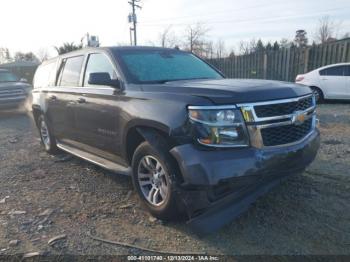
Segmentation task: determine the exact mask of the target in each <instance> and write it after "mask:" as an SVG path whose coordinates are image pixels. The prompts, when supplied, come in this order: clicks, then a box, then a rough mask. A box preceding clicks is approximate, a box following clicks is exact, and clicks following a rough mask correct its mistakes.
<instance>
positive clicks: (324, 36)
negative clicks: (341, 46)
mask: <svg viewBox="0 0 350 262" xmlns="http://www.w3.org/2000/svg"><path fill="white" fill-rule="evenodd" d="M336 27H337V25H336V23H335V22H334V20H332V19H331V18H330V17H329V16H324V17H322V18H321V19H320V20H319V22H318V27H317V30H316V33H315V39H316V40H317V41H318V42H319V43H321V44H324V43H327V42H329V41H330V40H332V39H334V38H335V35H336Z"/></svg>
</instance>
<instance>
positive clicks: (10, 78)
mask: <svg viewBox="0 0 350 262" xmlns="http://www.w3.org/2000/svg"><path fill="white" fill-rule="evenodd" d="M17 81H18V77H17V76H16V75H14V74H12V73H11V72H7V71H5V72H4V71H3V72H1V71H0V83H1V82H17Z"/></svg>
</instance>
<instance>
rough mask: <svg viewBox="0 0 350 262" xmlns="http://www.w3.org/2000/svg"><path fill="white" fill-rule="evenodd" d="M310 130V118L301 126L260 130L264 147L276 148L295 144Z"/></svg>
mask: <svg viewBox="0 0 350 262" xmlns="http://www.w3.org/2000/svg"><path fill="white" fill-rule="evenodd" d="M311 129H312V118H310V119H308V120H306V121H305V122H304V123H303V124H301V125H286V126H277V127H268V128H263V129H261V137H262V139H263V143H264V145H265V146H277V145H284V144H289V143H293V142H296V141H298V140H300V139H302V138H304V137H305V136H306V135H307V134H308V133H309V132H310V131H311Z"/></svg>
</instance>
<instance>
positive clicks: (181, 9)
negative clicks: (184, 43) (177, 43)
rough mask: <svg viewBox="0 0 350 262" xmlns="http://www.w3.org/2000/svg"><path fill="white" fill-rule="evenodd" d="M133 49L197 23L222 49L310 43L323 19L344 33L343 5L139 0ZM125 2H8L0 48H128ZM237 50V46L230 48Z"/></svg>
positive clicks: (347, 28) (0, 19)
mask: <svg viewBox="0 0 350 262" xmlns="http://www.w3.org/2000/svg"><path fill="white" fill-rule="evenodd" d="M141 5H142V6H143V8H142V9H141V10H138V11H137V12H138V22H139V24H138V32H139V34H138V36H139V44H144V45H147V44H150V43H154V44H158V43H159V41H158V36H159V32H160V31H162V30H163V29H164V28H165V27H167V26H169V25H172V29H173V31H174V32H175V33H176V34H177V35H178V36H179V38H180V39H181V35H182V34H183V31H184V28H185V27H186V25H188V24H194V23H196V22H198V21H199V22H203V23H205V24H206V26H207V27H208V28H209V29H210V31H209V34H208V35H209V37H210V38H211V39H212V40H214V41H216V40H218V39H221V40H224V41H225V45H226V48H227V49H229V48H230V47H231V46H235V47H236V46H237V43H238V42H239V41H240V40H249V39H252V38H256V39H259V38H262V39H263V40H264V41H268V40H271V41H274V40H280V39H281V38H289V39H293V38H294V35H295V31H296V30H297V29H305V30H306V31H307V32H308V36H309V38H312V37H313V35H314V31H315V29H316V27H317V23H318V20H319V19H320V18H321V17H322V16H325V15H329V16H330V17H331V18H333V19H334V20H336V21H337V22H339V23H341V26H340V30H339V32H338V33H339V35H342V34H344V33H345V32H350V1H349V0H332V1H329V0H288V1H286V0H240V1H236V0H191V1H190V0H142V4H141ZM129 12H130V6H129V4H128V0H98V1H96V0H94V1H92V0H84V1H77V0H10V1H2V3H1V10H0V25H1V29H0V47H8V48H9V49H10V51H11V52H12V53H13V52H15V51H33V52H34V53H35V52H37V51H38V50H39V49H41V48H52V46H57V45H60V44H62V43H63V42H75V43H79V42H80V39H81V37H82V36H83V35H84V34H85V33H86V32H89V33H90V34H93V35H98V36H99V38H100V42H101V43H102V45H115V44H118V43H124V44H129V27H130V25H129V24H128V22H127V15H128V14H129ZM236 48H237V47H236Z"/></svg>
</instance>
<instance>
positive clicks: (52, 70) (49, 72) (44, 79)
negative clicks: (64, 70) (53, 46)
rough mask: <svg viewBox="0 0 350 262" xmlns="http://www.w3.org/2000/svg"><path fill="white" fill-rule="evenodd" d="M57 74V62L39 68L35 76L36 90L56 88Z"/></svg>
mask: <svg viewBox="0 0 350 262" xmlns="http://www.w3.org/2000/svg"><path fill="white" fill-rule="evenodd" d="M56 74H57V71H56V60H54V61H52V62H49V63H47V64H44V65H41V66H39V67H38V69H37V70H36V72H35V76H34V88H43V87H49V86H54V85H55V83H56Z"/></svg>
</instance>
